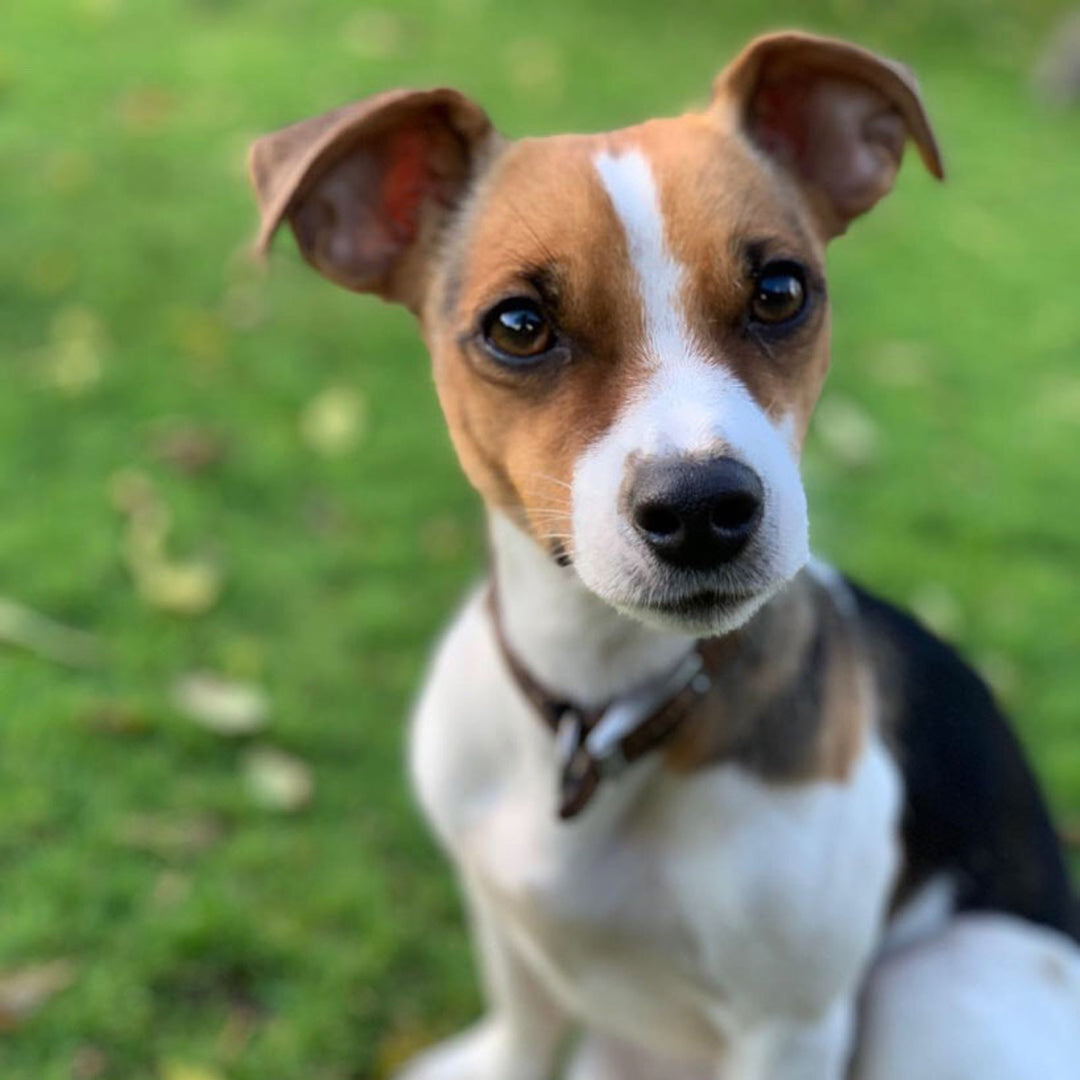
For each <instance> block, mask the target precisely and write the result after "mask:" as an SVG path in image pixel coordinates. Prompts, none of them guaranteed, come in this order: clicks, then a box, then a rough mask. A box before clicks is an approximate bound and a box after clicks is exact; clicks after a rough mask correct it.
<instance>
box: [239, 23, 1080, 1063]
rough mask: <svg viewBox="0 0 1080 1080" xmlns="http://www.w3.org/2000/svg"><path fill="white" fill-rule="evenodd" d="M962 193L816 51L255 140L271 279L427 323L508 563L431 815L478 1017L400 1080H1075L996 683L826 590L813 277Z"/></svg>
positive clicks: (1072, 979)
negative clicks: (662, 103)
mask: <svg viewBox="0 0 1080 1080" xmlns="http://www.w3.org/2000/svg"><path fill="white" fill-rule="evenodd" d="M909 139H910V140H911V141H912V142H913V143H914V144H915V147H916V148H917V150H918V152H919V156H920V157H921V159H922V161H923V164H924V165H925V166H926V168H927V169H929V170H930V172H931V173H933V174H934V175H935V176H937V177H941V176H942V164H941V158H940V155H939V152H938V148H937V145H936V143H935V140H934V136H933V133H932V131H931V128H930V124H929V122H928V120H927V116H926V113H925V111H924V108H923V105H922V102H921V100H920V97H919V92H918V88H917V86H916V83H915V80H914V78H913V77H912V76H911V74H910V73H909V72H908V71H907V70H906V69H905V68H904V67H902V66H900V65H898V64H895V63H892V62H890V61H888V60H884V59H881V58H879V57H877V56H875V55H873V54H871V53H869V52H866V51H864V50H862V49H860V48H857V47H855V46H853V45H849V44H846V43H843V42H839V41H833V40H828V39H823V38H818V37H813V36H809V35H806V34H800V33H780V34H774V35H770V36H767V37H762V38H759V39H757V40H755V41H754V42H752V43H751V44H750V45H749V46H748V47H747V48H746V49H745V50H744V51H743V52H742V53H741V55H739V56H738V57H737V58H736V59H735V61H734V62H733V63H731V64H730V65H729V66H728V67H727V68H726V69H725V70H724V71H723V72H722V73H721V74H720V76H719V77H718V78H717V79H716V82H715V84H714V88H713V94H712V99H711V101H710V103H709V105H708V106H707V107H706V108H705V109H704V111H702V112H695V113H690V114H688V115H685V116H680V117H676V118H674V119H660V120H650V121H648V122H646V123H644V124H641V125H639V126H636V127H631V128H627V129H625V130H622V131H615V132H611V133H607V134H600V135H562V136H555V137H551V138H541V139H522V140H520V141H515V142H511V141H509V140H507V139H505V138H503V137H502V136H501V135H499V134H498V133H497V132H496V131H495V130H494V129H493V127H492V125H491V123H490V121H489V120H488V118H487V116H486V115H485V113H484V112H483V111H482V110H481V109H480V108H479V107H478V106H477V105H476V104H474V103H473V102H472V101H470V100H469V99H468V98H466V97H464V96H463V95H462V94H460V93H458V92H456V91H454V90H449V89H436V90H425V91H416V90H395V91H391V92H389V93H384V94H380V95H377V96H375V97H372V98H369V99H367V100H365V101H361V102H358V103H356V104H353V105H346V106H344V107H343V108H340V109H337V110H335V111H333V112H329V113H327V114H325V115H323V116H320V117H317V118H315V119H312V120H307V121H304V122H302V123H299V124H296V125H294V126H292V127H288V128H285V129H284V130H282V131H279V132H277V133H275V134H272V135H268V136H266V137H264V138H261V139H259V140H258V141H257V142H256V143H255V145H254V147H253V149H252V155H251V172H252V177H253V181H254V185H255V188H256V191H257V194H258V199H259V202H260V205H261V210H262V227H261V233H260V236H259V240H258V246H259V247H260V249H262V250H265V249H266V248H267V246H268V245H269V243H270V241H271V239H272V237H273V235H274V233H275V232H276V230H277V229H278V227H279V226H280V225H281V224H282V223H283V222H284V221H288V223H289V224H290V225H291V227H292V230H293V232H294V233H295V235H296V239H297V241H298V243H299V247H300V251H301V253H302V254H303V257H304V258H305V259H306V260H307V261H308V262H309V263H310V264H311V265H312V266H314V267H315V268H316V269H317V270H319V271H320V272H322V273H323V274H324V275H326V277H328V278H330V279H331V280H332V281H335V282H337V283H338V284H339V285H342V286H344V287H345V288H348V289H352V290H355V291H357V292H369V293H375V294H377V295H379V296H381V297H383V298H384V299H387V300H392V301H396V302H398V303H401V304H404V305H405V306H406V307H407V308H408V309H409V310H411V311H412V312H413V314H414V315H415V316H416V317H417V319H418V320H419V323H420V327H421V330H422V333H423V336H424V339H425V341H426V343H427V345H428V348H429V350H430V352H431V357H432V361H433V363H434V375H435V383H436V387H437V389H438V395H439V399H440V402H441V404H442V408H443V411H444V413H445V416H446V420H447V423H448V425H449V428H450V434H451V436H452V438H453V442H454V446H455V448H456V450H457V453H458V456H459V458H460V459H461V464H462V466H463V468H464V470H465V473H466V475H467V476H468V478H469V480H470V481H471V482H472V484H473V485H474V486H475V487H476V488H477V489H478V491H479V492H480V493H481V495H482V496H483V498H484V501H485V504H486V506H487V510H488V514H489V518H490V532H491V546H492V551H493V572H492V575H491V580H490V583H489V584H486V585H484V586H483V587H482V588H480V589H479V590H478V591H477V592H476V593H475V594H474V595H473V596H472V597H471V598H470V599H469V600H468V601H467V603H466V604H465V606H464V609H463V610H462V611H461V613H460V614H459V615H458V617H457V619H456V620H455V622H454V624H453V626H452V627H451V628H450V630H449V631H448V632H447V634H446V635H445V637H444V638H443V640H442V643H441V645H440V646H439V649H438V652H437V655H436V657H435V659H434V662H433V664H432V667H431V671H430V674H429V677H428V681H427V685H426V688H425V689H424V691H423V693H422V696H421V698H420V701H419V705H418V708H417V711H416V715H415V720H414V726H413V730H412V744H411V748H412V749H411V764H412V772H413V777H414V780H415V784H416V788H417V790H418V792H419V795H420V800H421V802H422V804H423V806H424V809H425V811H426V812H427V814H428V816H429V817H430V820H431V823H432V825H433V826H434V829H435V831H436V832H437V834H438V836H439V838H440V840H441V841H442V843H443V844H444V846H445V847H446V849H447V851H448V852H449V853H450V854H451V856H452V857H453V860H454V862H455V864H456V868H457V871H458V874H459V875H460V879H461V883H462V886H463V889H464V893H465V896H466V899H467V902H468V908H469V913H470V916H471V920H472V925H473V930H474V932H475V937H476V942H477V946H478V953H479V962H480V967H481V969H482V975H483V979H484V984H485V988H486V992H487V997H488V1001H489V1012H488V1014H487V1016H486V1018H485V1019H483V1020H482V1021H481V1022H480V1023H479V1024H478V1025H477V1026H476V1027H474V1028H473V1029H471V1030H469V1031H468V1032H466V1033H464V1034H463V1035H460V1036H458V1037H457V1038H455V1039H453V1040H451V1041H450V1042H448V1043H445V1044H443V1045H441V1046H439V1047H436V1048H435V1049H434V1050H432V1051H429V1052H428V1053H426V1054H425V1055H422V1056H421V1058H420V1059H419V1060H418V1061H416V1062H414V1063H413V1064H412V1065H411V1066H409V1067H408V1068H407V1069H406V1070H405V1073H404V1076H405V1077H407V1078H408V1080H547V1078H549V1077H550V1076H552V1075H554V1074H555V1073H556V1071H557V1070H558V1069H559V1068H560V1065H561V1063H562V1062H563V1054H564V1052H565V1050H566V1042H567V1038H568V1037H569V1035H570V1034H571V1033H573V1032H575V1031H576V1032H579V1033H580V1034H581V1037H580V1040H579V1042H578V1043H577V1046H576V1051H575V1052H574V1054H573V1056H572V1058H571V1059H570V1061H569V1063H568V1066H567V1069H568V1071H567V1075H569V1076H571V1077H573V1078H574V1080H633V1078H638V1077H641V1078H645V1077H651V1078H656V1080H660V1078H663V1080H691V1078H701V1080H721V1078H722V1080H836V1078H840V1077H844V1076H847V1077H852V1078H857V1080H961V1078H963V1080H968V1078H970V1080H1077V1078H1078V1077H1080V950H1078V949H1077V948H1076V945H1075V943H1074V940H1073V939H1074V938H1075V937H1076V936H1077V935H1078V934H1080V927H1078V920H1077V908H1076V904H1075V902H1074V899H1073V896H1072V894H1071V892H1070V888H1069V883H1068V878H1067V873H1066V869H1065V865H1064V860H1063V857H1062V855H1061V852H1060V850H1059V847H1058V843H1057V841H1056V838H1055V835H1054V832H1053V829H1052V827H1051V824H1050V821H1049V818H1048V814H1047V811H1046V808H1045V806H1044V804H1043V801H1042V798H1041V796H1040V794H1039V791H1038V789H1037V787H1036V784H1035V782H1034V780H1033V778H1032V774H1031V772H1030V770H1029V768H1028V766H1027V765H1026V764H1025V761H1024V758H1023V756H1022V754H1021V751H1020V749H1019V747H1018V745H1017V742H1016V740H1015V739H1014V737H1013V735H1012V734H1011V733H1010V731H1009V729H1008V727H1007V726H1006V723H1005V721H1004V720H1003V718H1002V717H1001V715H1000V714H999V712H998V711H997V709H996V708H995V706H994V703H993V702H992V700H991V696H990V694H989V693H988V691H987V689H986V687H985V686H984V685H983V683H982V682H981V681H980V680H979V678H978V677H977V676H976V675H975V674H974V673H973V672H972V671H971V670H970V669H969V668H968V667H966V666H965V665H964V663H963V662H962V661H961V660H960V659H959V658H958V657H957V656H956V655H955V654H954V653H953V652H952V651H951V650H950V649H949V648H948V647H947V646H945V645H944V644H942V643H941V642H939V641H938V640H936V639H935V638H933V637H932V636H930V635H929V634H928V633H927V632H925V631H924V630H922V629H921V628H920V627H918V626H917V625H916V624H915V623H914V622H912V621H911V620H910V619H909V618H908V617H907V616H905V615H903V614H902V613H900V612H898V611H896V610H895V609H893V608H892V607H890V606H889V605H887V604H885V603H883V602H882V601H881V600H878V599H875V598H874V597H872V596H870V595H868V594H867V593H865V592H863V591H862V590H861V589H860V588H858V587H857V586H855V585H853V584H852V583H850V582H849V581H847V580H846V579H845V578H843V577H842V576H841V575H840V574H839V573H837V572H835V571H834V570H832V569H830V568H828V567H827V566H824V565H822V564H819V563H817V562H816V561H814V560H812V559H809V558H808V526H807V511H806V500H805V497H804V493H803V488H802V484H801V482H800V476H799V456H800V449H801V446H802V443H803V438H804V436H805V434H806V430H807V425H808V424H809V422H810V414H811V411H812V409H813V406H814V403H815V401H816V399H817V397H818V394H819V391H820V390H821V386H822V382H823V380H824V378H825V371H826V368H827V367H828V360H829V305H828V297H827V291H826V285H825V262H824V248H825V244H826V242H827V241H828V240H830V239H831V238H833V237H835V236H838V235H839V234H841V233H843V232H844V231H845V230H846V228H847V226H848V225H849V223H850V222H851V221H852V220H854V219H855V218H856V217H858V216H859V215H861V214H863V213H865V212H866V211H867V210H869V209H870V208H871V207H872V206H873V205H874V204H875V203H876V202H877V201H878V200H879V199H880V198H881V197H882V196H883V195H885V194H886V193H887V192H888V191H889V189H890V188H891V187H892V185H893V181H894V179H895V177H896V174H897V170H898V169H899V167H900V162H901V157H902V154H903V150H904V146H905V143H906V142H907V141H908V140H909Z"/></svg>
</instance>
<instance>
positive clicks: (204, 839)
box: [116, 814, 225, 859]
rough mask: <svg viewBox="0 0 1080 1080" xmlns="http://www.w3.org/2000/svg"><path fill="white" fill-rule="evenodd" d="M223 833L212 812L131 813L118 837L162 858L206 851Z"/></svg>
mask: <svg viewBox="0 0 1080 1080" xmlns="http://www.w3.org/2000/svg"><path fill="white" fill-rule="evenodd" d="M224 835H225V826H224V824H223V823H222V822H221V820H220V819H219V818H217V817H215V816H214V815H213V814H194V815H192V816H189V817H168V816H166V815H164V814H131V815H130V816H128V817H126V818H125V819H124V820H123V821H122V822H121V823H120V826H119V828H118V829H117V832H116V839H117V841H118V842H119V843H120V844H122V845H123V846H124V847H130V848H135V849H136V850H138V851H146V852H149V853H150V854H152V855H157V856H158V857H159V858H162V859H185V858H191V857H192V856H195V855H200V854H202V853H203V852H204V851H207V850H208V849H209V848H211V847H213V846H214V844H216V843H218V842H219V841H220V840H221V839H222V837H223V836H224Z"/></svg>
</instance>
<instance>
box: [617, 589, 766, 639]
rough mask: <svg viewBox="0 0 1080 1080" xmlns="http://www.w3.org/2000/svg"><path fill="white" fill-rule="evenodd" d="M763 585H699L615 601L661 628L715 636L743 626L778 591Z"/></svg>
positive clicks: (622, 608)
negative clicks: (701, 586)
mask: <svg viewBox="0 0 1080 1080" xmlns="http://www.w3.org/2000/svg"><path fill="white" fill-rule="evenodd" d="M775 591H776V590H775V587H772V588H759V589H749V588H744V589H739V588H734V589H732V588H705V589H701V588H697V589H693V590H691V591H687V592H674V593H665V594H661V595H657V594H655V593H653V594H651V595H650V594H648V593H646V594H645V595H644V596H641V597H635V598H632V599H631V598H625V599H624V600H623V601H622V602H621V603H618V604H616V605H615V607H616V609H617V610H619V611H621V612H622V613H623V614H624V615H628V616H630V617H631V618H634V619H637V620H639V621H641V622H644V623H648V624H651V625H653V626H655V627H656V628H657V629H663V630H668V631H674V632H678V633H687V634H694V635H696V636H698V637H715V636H719V635H721V634H726V633H730V632H731V631H733V630H737V629H738V628H739V627H740V626H742V625H743V624H744V623H745V622H746V621H747V620H748V619H749V618H750V617H751V616H752V615H753V614H754V613H755V612H756V611H757V610H758V609H759V608H760V607H761V605H762V604H764V603H765V602H766V601H768V599H769V598H770V597H771V596H772V595H773V593H774V592H775Z"/></svg>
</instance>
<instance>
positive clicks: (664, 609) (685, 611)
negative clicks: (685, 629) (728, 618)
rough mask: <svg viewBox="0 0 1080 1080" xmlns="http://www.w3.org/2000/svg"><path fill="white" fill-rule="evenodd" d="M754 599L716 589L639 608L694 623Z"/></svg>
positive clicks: (670, 598)
mask: <svg viewBox="0 0 1080 1080" xmlns="http://www.w3.org/2000/svg"><path fill="white" fill-rule="evenodd" d="M754 598H755V594H754V593H752V592H720V591H718V590H716V589H704V590H702V591H700V592H693V593H687V594H686V595H683V596H675V597H668V598H664V599H662V600H649V601H647V602H646V603H644V604H642V605H640V606H641V608H642V609H643V610H645V611H652V612H655V613H656V614H658V615H666V616H668V617H671V618H684V619H693V620H695V621H696V620H698V619H705V618H708V617H709V616H711V615H716V614H720V613H723V612H727V611H730V610H732V609H734V608H737V607H740V606H741V605H743V604H746V603H751V602H753V600H754Z"/></svg>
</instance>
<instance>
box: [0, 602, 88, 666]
mask: <svg viewBox="0 0 1080 1080" xmlns="http://www.w3.org/2000/svg"><path fill="white" fill-rule="evenodd" d="M0 645H10V646H14V647H16V648H20V649H25V650H26V651H27V652H30V653H33V654H34V655H35V656H40V657H41V658H42V659H44V660H51V661H52V662H53V663H54V664H61V665H62V666H64V667H71V668H89V667H96V666H97V665H98V664H100V663H101V646H100V645H99V644H98V641H97V639H96V638H95V637H93V635H91V634H88V633H86V632H85V631H83V630H76V629H73V628H72V627H70V626H64V625H63V624H62V623H58V622H55V621H54V620H52V619H50V618H48V617H47V616H45V615H41V614H40V613H38V612H36V611H34V610H32V609H31V608H28V607H26V606H25V605H23V604H20V603H18V602H17V601H15V600H10V599H8V598H7V597H0Z"/></svg>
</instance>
